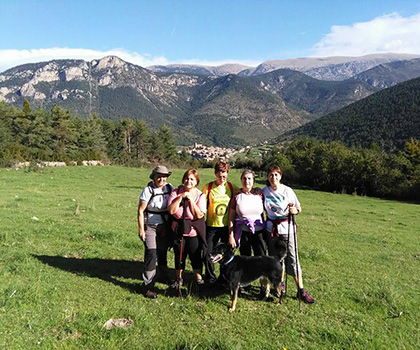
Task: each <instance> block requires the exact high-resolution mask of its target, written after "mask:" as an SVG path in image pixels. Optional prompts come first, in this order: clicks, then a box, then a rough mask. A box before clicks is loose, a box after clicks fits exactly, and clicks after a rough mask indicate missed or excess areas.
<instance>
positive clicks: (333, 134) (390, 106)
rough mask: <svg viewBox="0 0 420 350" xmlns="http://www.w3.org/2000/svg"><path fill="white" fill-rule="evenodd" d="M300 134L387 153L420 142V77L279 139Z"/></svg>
mask: <svg viewBox="0 0 420 350" xmlns="http://www.w3.org/2000/svg"><path fill="white" fill-rule="evenodd" d="M298 135H306V136H311V137H316V138H317V139H320V140H327V141H342V142H344V143H345V144H346V145H358V146H361V147H366V148H368V147H370V146H371V145H372V143H375V144H377V145H378V146H379V147H380V148H382V149H385V150H393V149H403V148H404V146H405V144H406V142H407V141H409V140H410V139H411V138H414V139H417V140H418V139H420V78H417V79H412V80H410V81H407V82H404V83H401V84H398V85H396V86H394V87H391V88H389V89H386V90H383V91H380V92H377V93H375V94H373V95H371V96H369V97H367V98H365V99H363V100H360V101H357V102H355V103H353V104H351V105H349V106H347V107H345V108H343V109H341V110H339V111H337V112H334V113H331V114H329V115H327V116H324V117H321V118H320V119H317V120H315V121H313V122H310V123H308V124H306V125H304V126H302V127H300V128H297V129H295V130H293V131H291V132H289V133H287V134H286V135H284V137H280V138H279V140H286V139H290V138H294V137H296V136H298Z"/></svg>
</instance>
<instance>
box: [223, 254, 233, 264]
mask: <svg viewBox="0 0 420 350" xmlns="http://www.w3.org/2000/svg"><path fill="white" fill-rule="evenodd" d="M234 257H235V255H232V256H231V258H230V259H229V260H228V261H226V262H225V265H227V264H229V263H230V262H231V261H232V260H233V258H234Z"/></svg>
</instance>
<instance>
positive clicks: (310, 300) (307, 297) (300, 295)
mask: <svg viewBox="0 0 420 350" xmlns="http://www.w3.org/2000/svg"><path fill="white" fill-rule="evenodd" d="M296 299H300V300H302V301H303V302H304V303H306V304H315V303H316V301H315V299H314V298H312V297H311V296H310V295H309V293H308V292H307V291H306V290H305V289H304V290H303V292H297V294H296Z"/></svg>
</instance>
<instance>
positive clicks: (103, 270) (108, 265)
mask: <svg viewBox="0 0 420 350" xmlns="http://www.w3.org/2000/svg"><path fill="white" fill-rule="evenodd" d="M33 257H34V258H36V259H38V260H39V261H41V262H42V263H44V264H47V265H49V266H52V267H55V268H58V269H61V270H63V271H67V272H71V273H75V274H77V275H84V276H89V277H92V278H99V279H101V280H104V281H107V282H111V283H113V284H115V285H117V286H120V287H122V288H125V289H128V290H130V291H131V292H133V293H138V292H139V291H140V287H139V286H140V279H141V274H142V272H143V268H144V264H143V263H142V262H140V261H129V260H112V259H100V258H92V259H81V258H71V257H63V256H50V255H33ZM174 274H175V272H174ZM121 279H133V280H137V281H135V282H126V281H122V280H121Z"/></svg>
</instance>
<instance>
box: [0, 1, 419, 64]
mask: <svg viewBox="0 0 420 350" xmlns="http://www.w3.org/2000/svg"><path fill="white" fill-rule="evenodd" d="M0 16H1V21H0V30H1V33H2V35H1V39H0V71H3V70H5V69H7V68H10V67H13V66H16V65H18V64H23V63H27V62H38V61H45V60H50V59H53V58H82V59H86V60H91V59H94V58H101V57H103V56H106V55H108V54H116V55H118V56H120V57H121V58H123V59H125V60H127V61H129V62H133V63H136V64H139V65H141V66H149V65H153V64H170V63H197V64H207V65H219V64H223V63H227V62H232V63H234V62H237V63H242V64H246V65H254V66H255V65H258V64H259V63H261V62H263V61H265V60H270V59H285V58H297V57H308V56H318V57H325V56H361V55H365V54H370V53H380V52H397V53H416V54H420V1H418V0H407V1H397V0H393V1H391V0H381V1H370V0H364V1H362V0H352V1H338V0H318V1H315V0H314V1H309V0H307V1H299V0H295V1H291V0H289V1H282V0H277V1H274V0H273V1H272V0H270V1H257V0H254V1H248V0H243V1H239V0H236V1H233V0H232V1H229V0H224V1H218V0H216V1H211V0H207V1H204V0H194V1H187V0H185V1H183V0H176V1H163V0H161V1H159V0H148V1H140V0H137V1H124V0H120V1H106V0H102V1H97V0H84V1H79V0H72V1H68V0H62V1H45V0H38V1H34V0H31V1H29V0H19V1H12V0H0Z"/></svg>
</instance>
